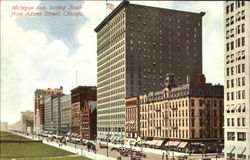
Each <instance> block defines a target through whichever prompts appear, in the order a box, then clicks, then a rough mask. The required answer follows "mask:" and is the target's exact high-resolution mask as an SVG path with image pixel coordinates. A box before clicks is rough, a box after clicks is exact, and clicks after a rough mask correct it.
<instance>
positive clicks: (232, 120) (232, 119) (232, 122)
mask: <svg viewBox="0 0 250 160" xmlns="http://www.w3.org/2000/svg"><path fill="white" fill-rule="evenodd" d="M231 124H232V126H234V118H231Z"/></svg>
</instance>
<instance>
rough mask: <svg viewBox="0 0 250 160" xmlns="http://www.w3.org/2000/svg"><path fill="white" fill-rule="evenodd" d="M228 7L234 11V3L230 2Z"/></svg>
mask: <svg viewBox="0 0 250 160" xmlns="http://www.w3.org/2000/svg"><path fill="white" fill-rule="evenodd" d="M230 8H231V12H233V11H234V3H232V4H231V6H230Z"/></svg>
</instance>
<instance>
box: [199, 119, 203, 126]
mask: <svg viewBox="0 0 250 160" xmlns="http://www.w3.org/2000/svg"><path fill="white" fill-rule="evenodd" d="M199 125H200V127H202V118H200V119H199Z"/></svg>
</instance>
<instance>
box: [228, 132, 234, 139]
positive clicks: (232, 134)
mask: <svg viewBox="0 0 250 160" xmlns="http://www.w3.org/2000/svg"><path fill="white" fill-rule="evenodd" d="M227 140H228V141H234V140H235V133H234V132H227Z"/></svg>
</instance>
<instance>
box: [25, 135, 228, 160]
mask: <svg viewBox="0 0 250 160" xmlns="http://www.w3.org/2000/svg"><path fill="white" fill-rule="evenodd" d="M26 137H28V136H26ZM28 138H34V139H38V137H36V136H34V137H28ZM43 143H45V144H48V145H51V146H54V147H57V148H61V149H64V150H67V151H70V152H73V153H76V154H78V155H82V156H85V157H88V158H91V159H93V160H117V158H118V157H121V156H120V153H119V152H117V151H111V150H110V148H112V146H115V147H120V146H121V145H115V144H112V143H108V146H109V150H108V151H107V149H106V148H105V149H101V148H100V147H99V145H96V149H97V151H96V153H95V152H93V151H92V150H90V151H89V152H88V150H87V146H86V145H78V144H77V145H75V144H73V143H67V144H66V146H65V145H59V144H58V143H57V142H55V141H53V142H49V141H47V138H43ZM98 143H99V142H97V144H98ZM105 143H106V142H105ZM123 146H124V145H123ZM124 147H127V148H130V146H124ZM132 149H135V150H138V151H141V150H143V153H144V154H146V158H143V160H167V159H166V156H165V155H166V151H164V150H160V149H153V148H142V149H141V148H140V147H134V146H133V147H132ZM107 152H108V153H107ZM107 154H108V156H107ZM163 155H164V156H163ZM182 155H187V154H186V153H180V152H172V151H171V152H168V158H169V160H170V159H172V158H173V156H174V157H175V158H176V157H177V156H182ZM215 155H216V154H207V155H206V157H205V156H204V158H211V159H212V160H216V158H215ZM221 157H222V156H221ZM121 159H122V160H130V159H131V158H130V157H121ZM176 159H177V158H176ZM188 159H189V160H199V159H202V155H201V154H193V155H191V156H188ZM223 159H224V158H217V160H223Z"/></svg>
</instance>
